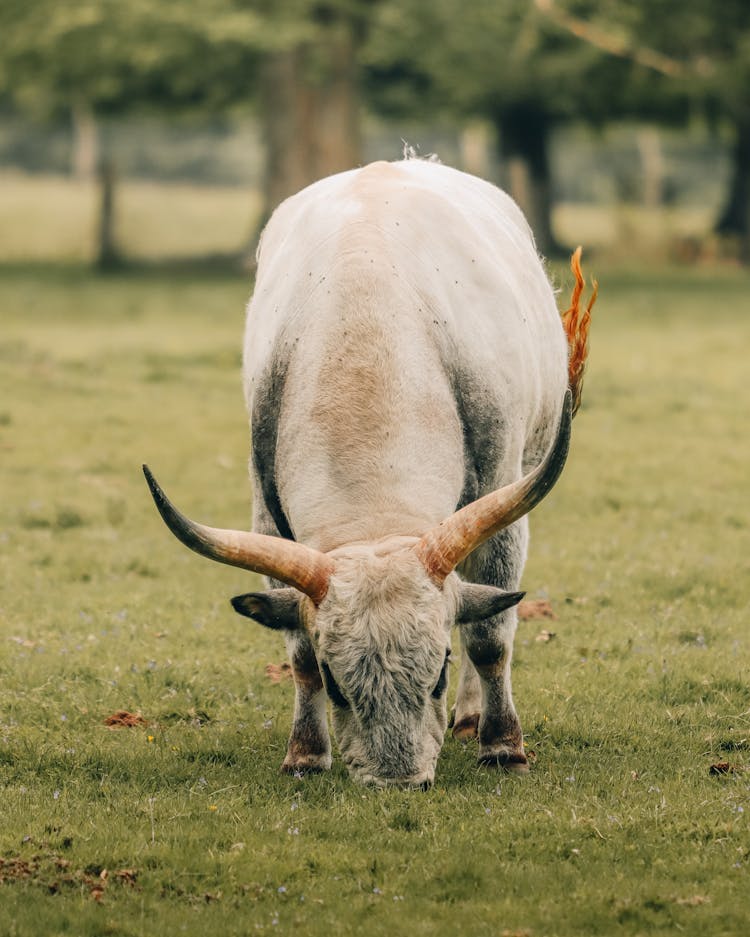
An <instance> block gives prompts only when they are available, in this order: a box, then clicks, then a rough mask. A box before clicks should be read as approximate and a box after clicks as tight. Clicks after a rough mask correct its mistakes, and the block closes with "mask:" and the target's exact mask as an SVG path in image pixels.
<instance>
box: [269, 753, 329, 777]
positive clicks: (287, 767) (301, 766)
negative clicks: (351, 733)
mask: <svg viewBox="0 0 750 937" xmlns="http://www.w3.org/2000/svg"><path fill="white" fill-rule="evenodd" d="M330 767H331V759H330V758H315V757H310V758H304V759H297V760H296V761H284V763H283V764H282V766H281V773H282V774H291V775H306V774H322V773H323V771H328V770H329V769H330Z"/></svg>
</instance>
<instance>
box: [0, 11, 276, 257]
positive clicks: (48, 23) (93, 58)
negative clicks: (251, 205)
mask: <svg viewBox="0 0 750 937" xmlns="http://www.w3.org/2000/svg"><path fill="white" fill-rule="evenodd" d="M0 34H1V35H2V37H3V40H2V43H0V91H9V92H10V93H11V94H12V95H13V97H14V100H15V101H16V104H17V105H18V106H19V107H21V108H22V109H25V110H26V111H28V112H31V113H33V114H35V115H37V116H53V115H57V114H60V113H62V112H68V113H72V116H73V122H74V128H76V130H77V131H78V146H77V147H76V152H77V157H74V164H75V163H76V162H77V163H78V165H79V166H80V167H81V168H83V169H84V170H85V169H86V168H90V165H91V162H92V160H94V159H95V158H96V155H95V151H96V150H100V151H101V152H100V153H99V155H98V176H99V180H100V183H101V195H100V216H99V222H98V245H97V258H96V259H97V263H98V264H99V265H100V266H102V267H107V266H111V265H113V264H115V263H116V262H117V260H118V252H117V248H116V244H115V238H114V204H115V201H114V181H115V160H114V154H112V153H111V152H110V151H109V148H108V146H107V142H108V141H107V134H106V132H102V128H103V127H106V120H107V119H109V118H113V117H117V116H120V115H123V114H127V113H132V112H133V111H136V110H152V111H154V112H164V111H175V110H178V109H179V110H183V111H184V110H189V109H194V108H203V109H212V110H217V109H222V108H226V107H227V106H228V105H229V104H230V103H232V102H233V101H234V100H236V99H237V96H238V91H237V89H238V87H239V86H240V85H241V84H243V78H244V86H245V88H246V89H247V88H248V87H252V81H251V76H252V75H253V74H254V72H255V70H257V66H258V61H259V56H260V52H259V46H261V45H262V41H263V38H264V36H265V35H266V34H265V33H264V23H263V21H262V20H261V18H260V17H259V16H258V15H257V14H256V13H255V12H254V11H253V10H251V9H249V8H244V9H240V8H238V6H237V5H235V4H234V3H232V2H231V0H201V2H200V3H198V2H197V0H194V2H183V3H176V4H170V3H166V2H161V3H156V2H154V0H128V2H127V3H121V2H119V0H94V2H88V3H87V2H72V0H62V2H60V0H3V3H2V4H0ZM245 93H246V94H249V91H247V90H246V92H245ZM97 125H99V130H100V133H99V135H98V139H97V135H96V130H95V127H96V126H97ZM85 150H87V151H88V152H85Z"/></svg>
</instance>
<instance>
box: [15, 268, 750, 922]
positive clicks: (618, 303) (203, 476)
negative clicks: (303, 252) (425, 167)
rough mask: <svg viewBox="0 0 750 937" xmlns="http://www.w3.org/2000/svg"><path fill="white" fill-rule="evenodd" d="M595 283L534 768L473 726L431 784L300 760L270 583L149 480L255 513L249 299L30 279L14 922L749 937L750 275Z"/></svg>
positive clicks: (538, 551)
mask: <svg viewBox="0 0 750 937" xmlns="http://www.w3.org/2000/svg"><path fill="white" fill-rule="evenodd" d="M596 272H597V274H598V276H599V279H600V282H601V298H600V301H599V305H598V307H597V310H596V323H595V326H594V329H593V335H592V352H591V364H590V369H589V373H588V377H587V383H586V388H585V394H584V407H583V409H582V411H581V413H580V414H579V416H578V417H577V419H576V422H575V425H574V441H573V449H572V454H571V457H570V460H569V463H568V466H567V468H566V470H565V473H564V475H563V477H562V480H561V481H560V482H559V484H558V486H557V487H556V489H555V491H554V492H553V493H552V495H551V496H550V497H549V498H548V499H547V500H546V501H545V502H544V504H543V505H541V507H540V508H539V509H538V510H537V511H536V512H535V513H534V517H533V521H532V538H533V539H532V551H531V559H530V562H529V565H528V567H527V571H526V575H525V583H524V584H525V587H526V589H527V590H528V591H529V593H530V597H548V598H549V599H550V601H551V602H552V605H553V607H554V608H555V610H556V612H557V614H558V620H557V621H554V622H549V621H543V622H535V621H530V622H526V623H524V624H522V625H521V627H520V629H519V633H518V638H517V644H516V649H517V650H516V658H515V671H514V674H515V695H516V702H517V705H518V708H519V712H520V715H521V719H522V722H523V725H524V728H525V730H526V734H527V745H528V747H529V749H531V750H533V751H534V752H535V754H536V761H535V764H534V767H533V769H532V772H531V774H530V776H529V777H528V778H526V779H521V780H519V779H517V778H514V777H506V776H504V775H502V774H495V773H492V772H489V771H486V770H479V769H478V768H477V767H476V766H475V763H474V757H475V749H474V747H473V744H469V745H468V746H466V747H464V746H463V745H461V744H459V743H458V742H456V741H454V740H453V739H451V738H448V739H447V740H446V744H445V747H444V750H443V753H442V755H441V758H440V761H439V763H438V770H437V777H436V784H435V787H434V789H433V790H431V791H430V792H428V793H425V794H417V793H408V792H400V791H374V790H368V789H361V788H359V787H357V786H355V785H353V784H352V783H351V782H350V781H349V780H348V778H347V776H346V774H345V772H344V770H343V768H342V766H341V765H340V763H338V762H336V761H335V762H334V768H333V770H332V771H331V772H330V773H329V774H328V775H326V776H321V777H313V778H309V779H305V780H301V779H294V778H289V777H283V776H281V775H279V774H278V767H279V765H280V763H281V760H282V758H283V754H284V750H285V745H286V736H287V732H288V728H289V723H290V717H291V705H292V687H291V684H289V683H284V682H282V683H280V684H278V685H276V684H272V683H271V682H269V681H268V680H267V679H266V677H265V675H264V668H265V665H266V664H267V663H269V662H275V663H278V662H280V661H281V660H282V659H283V656H284V652H283V645H282V641H281V639H280V638H279V637H278V636H276V635H274V634H273V633H271V632H268V631H265V630H263V629H261V628H259V627H254V626H253V625H252V623H251V622H248V621H247V620H246V619H240V618H239V617H238V616H236V615H235V614H234V613H233V612H232V610H231V608H230V607H229V604H228V601H227V599H228V597H229V596H231V595H234V594H236V593H237V592H239V591H248V590H249V589H250V588H252V587H253V586H255V585H256V584H257V583H256V582H255V581H254V578H255V577H253V576H252V575H250V574H247V573H242V572H241V571H238V570H233V569H229V568H225V567H221V566H218V565H217V564H212V563H209V562H206V561H204V560H201V559H199V558H198V557H196V556H194V555H193V554H191V553H189V552H188V551H187V550H185V549H184V548H183V547H181V546H180V545H179V544H177V543H176V542H175V541H174V539H173V538H172V537H171V536H170V535H169V534H168V532H167V531H166V530H165V529H164V527H163V524H162V522H161V521H160V519H159V518H158V516H157V515H156V512H155V511H154V508H153V504H152V503H151V501H150V498H149V496H148V493H147V491H146V488H145V485H144V483H143V479H142V477H141V473H140V465H141V462H143V461H148V462H149V464H150V465H151V466H152V468H153V469H154V471H155V472H156V474H157V476H158V477H159V478H160V479H162V480H163V481H164V483H165V484H166V485H167V486H168V490H169V491H170V494H171V495H172V496H173V497H174V499H175V500H176V502H177V503H178V504H179V505H180V506H182V507H183V508H184V509H185V510H187V511H188V512H189V513H190V514H192V515H193V516H195V517H197V518H199V519H205V520H207V521H208V522H210V523H215V524H220V525H226V526H241V525H242V524H243V523H248V522H249V499H250V496H249V486H248V482H247V480H246V459H247V454H248V438H247V437H248V434H247V429H246V418H245V414H244V410H243V402H242V394H241V388H240V382H239V348H240V340H241V331H242V309H243V303H244V301H245V299H246V295H247V292H248V285H247V283H246V282H245V281H243V280H242V279H241V278H231V277H221V276H218V275H217V276H215V277H212V278H207V279H200V278H197V277H191V276H187V275H185V274H182V275H180V277H179V278H178V277H176V276H175V275H173V274H168V273H164V274H160V273H158V272H152V273H150V274H145V275H141V276H137V277H136V276H130V277H128V276H118V277H114V276H113V277H107V278H100V279H97V278H94V277H92V276H90V275H89V274H87V273H86V272H84V271H82V270H80V269H77V268H74V267H71V268H57V269H55V268H45V267H14V268H10V267H6V268H4V269H0V318H1V320H2V325H1V326H0V388H2V391H1V392H0V394H1V395H0V455H1V458H2V462H1V465H2V469H1V473H2V483H1V484H2V497H1V499H0V589H1V590H2V591H1V592H0V790H1V792H2V810H1V811H0V934H3V935H6V934H7V935H23V937H26V935H39V934H44V935H58V934H60V935H62V934H73V935H85V937H93V935H105V934H108V935H110V934H111V935H151V934H157V933H162V934H169V935H171V934H187V935H201V937H202V935H204V934H206V933H212V934H217V935H222V937H232V935H245V934H253V933H256V932H258V931H265V932H267V933H278V934H281V933H292V932H296V933H298V934H305V935H307V934H310V935H316V934H329V933H336V934H340V935H353V934H368V935H369V934H373V935H394V934H395V935H401V934H403V935H407V934H408V935H422V934H424V935H430V937H435V935H446V937H447V935H453V934H455V933H461V934H467V935H472V937H473V935H477V937H479V935H482V937H483V935H487V937H490V935H492V937H500V935H506V937H508V935H532V937H557V935H559V937H567V935H570V937H573V935H582V934H591V935H594V934H596V935H638V934H655V933H661V934H672V933H674V934H677V933H680V934H695V935H705V934H711V935H712V937H718V935H738V937H739V935H744V934H747V933H748V927H749V926H750V925H749V924H748V922H749V921H750V828H749V821H750V770H747V769H748V767H749V766H750V637H749V636H748V599H749V597H750V589H749V587H748V582H749V579H748V572H750V529H749V527H748V507H747V506H748V497H747V485H748V471H747V466H748V462H749V461H750V416H749V414H750V385H749V384H748V380H747V349H748V347H750V316H748V306H747V297H748V295H750V276H749V275H748V274H747V273H743V272H740V271H738V270H732V269H725V270H718V271H717V270H713V271H712V270H704V269H692V270H685V269H681V270H675V269H672V270H669V269H665V270H650V271H648V272H643V271H637V270H633V269H630V270H626V269H615V268H612V269H607V268H600V269H598V270H597V271H596ZM559 280H560V282H561V283H562V284H566V283H567V281H566V275H565V274H564V273H561V274H560V276H559ZM565 293H566V294H567V285H566V289H565ZM542 628H547V629H549V630H550V631H554V632H555V637H554V638H553V639H552V640H549V641H546V642H544V641H537V640H535V639H536V637H537V635H538V633H539V632H540V630H541V629H542ZM454 683H455V679H454ZM120 709H123V710H128V711H130V712H133V713H141V714H142V715H143V717H144V719H145V720H147V724H146V725H142V726H137V727H134V728H129V729H126V728H122V729H119V730H110V729H108V728H107V727H106V726H105V725H104V724H103V722H104V719H105V718H106V717H107V716H108V715H110V714H111V713H113V712H114V711H116V710H120ZM721 762H723V763H728V764H729V766H730V768H731V769H733V770H731V771H729V772H727V773H725V774H718V775H715V774H711V773H710V767H711V766H712V765H714V764H716V763H721Z"/></svg>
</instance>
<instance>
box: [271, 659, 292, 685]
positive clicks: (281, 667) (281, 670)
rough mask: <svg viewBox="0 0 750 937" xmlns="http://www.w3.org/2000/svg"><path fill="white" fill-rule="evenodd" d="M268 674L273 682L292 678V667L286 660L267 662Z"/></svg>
mask: <svg viewBox="0 0 750 937" xmlns="http://www.w3.org/2000/svg"><path fill="white" fill-rule="evenodd" d="M266 676H267V677H268V679H269V680H270V681H271V683H281V681H282V680H291V679H292V667H291V664H288V663H287V662H286V661H284V663H283V664H266Z"/></svg>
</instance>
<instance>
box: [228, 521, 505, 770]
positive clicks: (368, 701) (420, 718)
mask: <svg viewBox="0 0 750 937" xmlns="http://www.w3.org/2000/svg"><path fill="white" fill-rule="evenodd" d="M413 544H414V541H413V540H412V539H411V538H393V539H391V540H389V541H385V542H381V543H379V544H375V545H373V544H361V545H354V546H348V547H346V548H344V549H341V550H338V551H333V552H332V554H331V557H332V558H333V559H334V560H335V572H334V573H333V575H332V576H331V580H330V584H329V588H328V592H327V594H326V597H325V599H324V600H323V601H322V602H321V603H320V605H319V606H317V607H316V606H315V605H314V603H312V602H311V601H310V600H309V599H307V598H306V597H304V596H301V595H300V593H298V592H296V590H294V589H281V590H276V591H274V592H270V593H263V594H250V595H247V596H240V597H238V598H236V599H234V600H233V603H232V604H233V605H234V608H235V609H236V610H237V611H238V612H240V613H241V614H244V615H247V616H249V617H251V618H254V619H255V620H257V621H260V622H261V623H262V624H265V625H268V626H271V627H277V628H278V627H283V628H288V629H294V630H298V631H301V632H302V633H303V634H304V635H306V636H307V637H308V638H309V640H310V642H311V643H312V646H313V648H314V654H315V658H316V660H317V667H318V668H319V674H320V680H321V682H322V688H321V692H322V690H323V689H324V690H325V693H326V695H327V696H328V698H329V700H330V702H331V708H332V716H333V720H332V721H333V729H334V734H335V737H336V741H337V744H338V748H339V751H340V753H341V757H342V759H343V761H344V763H345V764H346V766H347V768H348V769H349V771H350V773H351V775H352V776H353V777H354V778H355V779H356V780H358V781H360V782H362V783H372V784H376V785H379V786H385V785H392V784H396V785H402V786H409V787H429V786H430V785H431V784H432V782H433V779H434V775H435V765H436V762H437V759H438V755H439V753H440V749H441V747H442V744H443V737H444V734H445V729H446V725H447V706H446V696H447V685H448V666H449V660H450V651H451V647H450V644H451V641H450V639H451V629H452V626H453V625H454V624H455V623H456V622H457V621H459V622H460V621H466V620H469V618H471V619H472V620H476V619H479V618H483V617H488V616H490V615H493V614H497V613H498V612H499V611H500V610H502V609H504V608H507V607H509V606H510V605H513V604H515V603H516V602H517V601H519V599H520V597H521V596H520V593H506V592H504V591H503V590H500V589H494V588H490V587H477V586H469V585H466V584H464V583H462V582H461V581H460V580H459V578H458V577H457V576H456V575H455V574H453V575H451V576H450V577H448V579H447V580H446V581H445V582H444V583H443V584H442V585H441V586H438V585H435V584H434V583H433V582H432V581H431V580H430V578H429V576H428V575H427V573H426V571H425V569H424V567H423V566H422V565H421V564H420V562H419V560H418V558H417V557H416V555H415V553H414V550H413Z"/></svg>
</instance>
